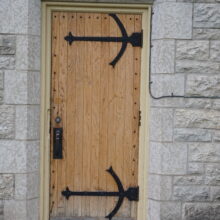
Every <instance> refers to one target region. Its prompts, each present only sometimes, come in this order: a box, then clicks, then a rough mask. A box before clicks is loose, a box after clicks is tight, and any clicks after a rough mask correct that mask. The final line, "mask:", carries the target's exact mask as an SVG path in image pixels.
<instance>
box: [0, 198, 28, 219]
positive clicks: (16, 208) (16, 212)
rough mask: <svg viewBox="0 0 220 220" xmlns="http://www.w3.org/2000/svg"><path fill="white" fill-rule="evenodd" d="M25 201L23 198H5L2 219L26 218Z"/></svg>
mask: <svg viewBox="0 0 220 220" xmlns="http://www.w3.org/2000/svg"><path fill="white" fill-rule="evenodd" d="M27 203H28V202H27V201H25V200H17V201H15V200H5V202H4V219H7V220H28V219H27V218H26V216H27Z"/></svg>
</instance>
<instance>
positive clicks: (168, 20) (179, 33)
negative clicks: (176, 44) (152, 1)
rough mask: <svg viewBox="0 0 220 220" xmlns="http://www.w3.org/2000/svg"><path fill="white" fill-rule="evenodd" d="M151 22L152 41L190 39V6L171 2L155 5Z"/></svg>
mask: <svg viewBox="0 0 220 220" xmlns="http://www.w3.org/2000/svg"><path fill="white" fill-rule="evenodd" d="M186 15H187V16H186ZM152 22H153V30H152V39H162V38H176V39H191V37H192V4H188V3H182V4H179V3H172V2H166V3H161V4H156V5H155V6H154V15H153V21H152Z"/></svg>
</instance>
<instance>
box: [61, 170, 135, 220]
mask: <svg viewBox="0 0 220 220" xmlns="http://www.w3.org/2000/svg"><path fill="white" fill-rule="evenodd" d="M106 171H107V172H108V173H110V174H111V176H112V177H113V178H114V180H115V182H116V184H117V187H118V192H105V191H96V192H88V191H80V192H75V191H70V190H69V188H68V187H66V190H65V191H62V195H63V196H65V197H66V199H69V197H70V196H114V197H119V199H118V202H117V204H116V206H115V208H114V209H113V210H112V211H111V212H110V213H109V214H108V215H107V216H105V217H106V218H108V219H109V220H111V219H112V218H113V217H114V215H115V214H116V213H117V212H118V210H119V209H120V207H121V205H122V203H123V201H124V198H125V197H126V198H127V199H128V200H129V201H138V200H139V187H129V188H128V189H127V190H126V191H125V190H124V187H123V185H122V183H121V181H120V179H119V177H118V176H117V174H116V173H115V171H114V170H113V168H112V167H110V168H109V169H107V170H106Z"/></svg>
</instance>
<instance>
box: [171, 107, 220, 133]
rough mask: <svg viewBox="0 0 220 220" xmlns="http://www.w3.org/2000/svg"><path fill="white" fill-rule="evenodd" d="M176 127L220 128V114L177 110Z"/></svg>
mask: <svg viewBox="0 0 220 220" xmlns="http://www.w3.org/2000/svg"><path fill="white" fill-rule="evenodd" d="M174 125H175V127H179V128H213V129H219V128H220V113H219V111H216V110H197V109H177V110H176V111H175V113H174Z"/></svg>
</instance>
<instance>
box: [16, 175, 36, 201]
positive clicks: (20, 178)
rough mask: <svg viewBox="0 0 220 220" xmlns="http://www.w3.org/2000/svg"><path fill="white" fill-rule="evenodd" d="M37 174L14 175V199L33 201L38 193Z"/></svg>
mask: <svg viewBox="0 0 220 220" xmlns="http://www.w3.org/2000/svg"><path fill="white" fill-rule="evenodd" d="M38 186H39V173H38V172H35V173H29V174H16V175H15V199H19V200H21V199H33V198H37V197H38V193H39V189H38V188H39V187H38Z"/></svg>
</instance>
